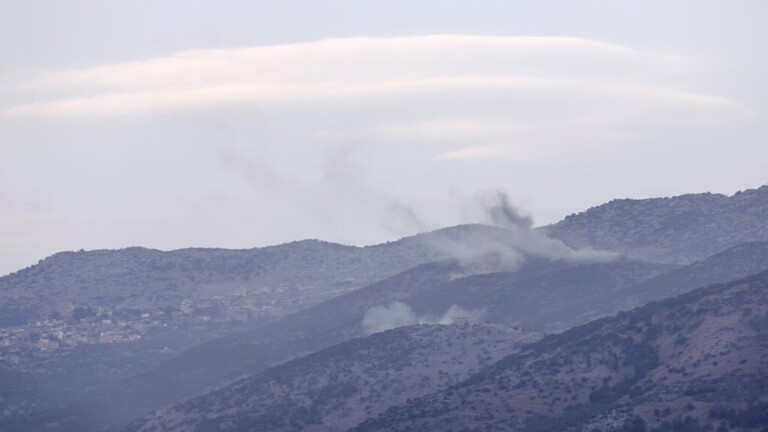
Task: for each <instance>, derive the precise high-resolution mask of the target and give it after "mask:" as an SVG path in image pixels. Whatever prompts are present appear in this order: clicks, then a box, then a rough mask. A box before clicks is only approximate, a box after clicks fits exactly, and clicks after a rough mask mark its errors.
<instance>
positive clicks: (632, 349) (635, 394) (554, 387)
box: [352, 272, 768, 432]
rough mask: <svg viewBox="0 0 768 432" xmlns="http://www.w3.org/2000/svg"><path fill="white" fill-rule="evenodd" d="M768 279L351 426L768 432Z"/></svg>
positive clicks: (702, 293) (599, 328) (646, 313)
mask: <svg viewBox="0 0 768 432" xmlns="http://www.w3.org/2000/svg"><path fill="white" fill-rule="evenodd" d="M767 340H768V272H763V273H760V274H758V275H755V276H752V277H749V278H747V279H743V280H739V281H736V282H731V283H728V284H724V285H715V286H711V287H708V288H702V289H698V290H695V291H693V292H691V293H688V294H683V295H681V296H679V297H676V298H673V299H669V300H664V301H660V302H656V303H651V304H648V305H646V306H643V307H640V308H638V309H635V310H633V311H631V312H628V313H622V314H619V315H618V316H617V317H614V318H605V319H601V320H598V321H594V322H591V323H589V324H586V325H584V326H580V327H576V328H574V329H572V330H569V331H566V332H564V333H562V334H558V335H555V336H550V337H547V338H544V339H543V340H541V341H540V342H537V343H534V344H532V345H530V346H528V347H526V348H525V349H524V350H522V351H521V352H520V353H518V354H513V355H511V356H508V357H506V358H504V359H502V360H500V361H499V362H497V363H496V364H494V365H492V366H491V367H489V368H487V369H485V370H483V371H481V372H479V373H478V374H476V375H474V376H472V377H470V378H469V379H467V380H465V381H464V382H462V383H460V384H457V385H455V386H452V387H450V388H449V389H447V390H444V391H441V392H437V393H434V394H432V395H429V396H425V397H422V398H418V399H415V400H411V401H409V402H407V403H406V404H404V405H402V406H400V407H396V408H392V409H390V410H388V411H387V412H386V413H384V414H382V415H381V416H379V417H376V418H373V419H370V420H367V421H365V422H363V423H362V424H361V425H360V426H358V427H356V428H354V429H352V430H353V431H355V432H371V431H441V432H451V431H489V430H504V431H514V430H525V431H542V432H543V431H597V430H599V431H646V430H656V431H706V430H710V431H714V430H715V429H717V430H719V431H728V430H734V431H760V430H765V429H764V428H765V427H767V426H768V414H767V413H768V345H766V341H767Z"/></svg>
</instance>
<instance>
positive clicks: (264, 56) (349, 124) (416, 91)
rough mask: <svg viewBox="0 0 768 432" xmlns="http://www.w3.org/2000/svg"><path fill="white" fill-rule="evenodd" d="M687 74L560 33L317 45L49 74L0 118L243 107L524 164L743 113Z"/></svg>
mask: <svg viewBox="0 0 768 432" xmlns="http://www.w3.org/2000/svg"><path fill="white" fill-rule="evenodd" d="M697 67H698V66H697V65H696V64H695V63H694V62H692V61H690V60H688V59H685V58H681V57H674V56H669V55H659V54H655V53H650V52H644V51H640V50H636V49H632V48H629V47H625V46H621V45H617V44H611V43H606V42H601V41H595V40H588V39H580V38H570V37H520V36H478V35H426V36H405V37H391V38H371V37H356V38H344V39H326V40H317V41H308V42H299V43H291V44H284V45H273V46H257V47H242V48H223V49H192V50H186V51H182V52H178V53H175V54H171V55H168V56H165V57H160V58H154V59H147V60H141V61H134V62H127V63H120V64H112V65H102V66H97V67H92V68H85V69H72V70H65V71H55V72H51V73H48V74H44V75H41V76H37V77H36V78H30V79H28V80H26V81H17V82H11V83H6V84H5V85H3V86H0V89H5V90H0V96H3V94H7V95H9V96H10V95H12V96H13V97H9V98H6V100H7V102H6V103H5V104H4V106H3V107H2V108H0V116H2V117H4V118H6V119H8V118H19V117H32V118H35V117H62V118H68V119H87V120H89V121H91V120H93V119H99V118H115V117H126V116H129V117H133V118H144V117H147V118H149V117H152V116H157V115H158V114H162V115H182V116H183V115H193V116H198V115H207V114H206V113H214V112H216V111H217V110H223V109H235V110H239V111H243V110H246V111H247V110H250V111H248V112H250V113H251V115H252V116H255V117H259V118H265V117H266V116H268V117H269V118H270V119H271V120H274V121H273V124H272V125H271V126H269V127H271V128H273V129H274V136H275V137H276V138H277V139H279V140H282V141H285V140H287V137H292V139H293V140H294V141H302V142H304V143H306V145H313V144H317V143H329V142H331V143H339V142H349V141H356V142H366V143H371V142H383V143H387V145H388V146H390V147H392V148H393V149H398V148H407V147H408V146H411V145H412V144H413V143H414V142H418V143H419V144H420V145H422V146H424V147H428V148H429V149H430V153H431V157H433V158H437V160H440V161H444V162H445V163H450V162H457V161H477V160H483V159H493V158H507V159H510V160H517V161H530V160H539V159H546V158H549V157H552V156H554V155H557V154H560V153H563V152H578V151H582V150H585V149H591V148H593V147H596V146H602V145H606V144H615V143H619V142H622V141H624V140H626V139H627V137H628V136H632V134H634V133H637V131H639V130H643V129H648V128H658V127H675V128H676V127H700V128H706V127H710V126H712V125H717V124H731V123H734V122H744V121H750V119H751V118H753V117H754V113H753V112H752V111H751V110H750V109H749V108H747V107H744V106H742V105H740V104H738V103H736V102H734V101H731V100H729V99H727V98H723V97H720V96H717V95H710V94H703V93H699V92H696V91H695V90H692V89H690V88H687V87H685V86H683V85H680V84H679V83H685V82H687V81H690V77H691V76H692V75H693V74H694V72H695V71H696V69H697ZM25 95H26V96H25ZM246 117H247V115H246ZM394 151H397V150H394Z"/></svg>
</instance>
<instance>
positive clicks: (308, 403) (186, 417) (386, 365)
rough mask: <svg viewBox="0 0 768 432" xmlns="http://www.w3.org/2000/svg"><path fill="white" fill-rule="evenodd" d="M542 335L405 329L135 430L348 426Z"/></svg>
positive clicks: (318, 356)
mask: <svg viewBox="0 0 768 432" xmlns="http://www.w3.org/2000/svg"><path fill="white" fill-rule="evenodd" d="M537 338H538V336H537V335H536V334H531V333H525V332H519V331H514V330H507V329H504V328H502V327H492V326H486V325H480V324H470V323H468V322H464V323H462V324H454V325H416V326H409V327H401V328H398V329H395V330H389V331H386V332H383V333H376V334H374V335H371V336H368V337H366V338H362V339H355V340H352V341H349V342H345V343H343V344H340V345H336V346H334V347H331V348H328V349H324V350H322V351H320V352H317V353H315V354H311V355H308V356H306V357H302V358H300V359H297V360H293V361H290V362H288V363H285V364H284V365H281V366H278V367H275V368H273V369H270V370H268V371H265V372H264V373H262V374H258V375H255V376H251V377H248V378H244V379H242V380H239V381H237V382H235V383H234V384H232V385H230V386H228V387H226V388H224V389H222V390H219V391H215V392H212V393H208V394H206V395H204V396H201V397H198V398H194V399H192V400H189V401H187V402H184V403H182V404H179V405H176V406H175V407H173V408H170V409H165V410H161V411H160V413H159V414H158V415H156V416H154V417H152V418H150V419H148V420H145V421H142V422H140V423H138V424H135V425H133V426H132V427H130V428H129V429H128V430H130V431H136V432H138V431H141V432H151V431H161V430H162V431H179V432H180V431H198V432H203V431H215V430H238V429H242V428H249V429H251V430H254V429H258V430H259V431H264V432H266V431H296V430H306V431H318V432H319V431H338V430H344V429H346V428H348V427H351V426H354V425H356V424H358V423H359V422H361V421H363V420H364V419H366V418H368V417H370V416H373V415H377V414H380V413H381V412H383V411H384V410H385V409H387V408H389V407H390V406H393V405H396V404H399V403H404V402H405V401H407V400H408V399H410V398H414V397H418V396H422V395H425V394H428V393H431V392H433V391H436V390H439V389H442V388H446V387H448V386H449V385H451V384H454V383H456V382H459V381H461V380H463V379H464V378H466V377H467V376H469V374H470V373H471V372H472V371H476V370H477V369H479V368H480V367H482V366H485V365H488V364H490V363H491V362H493V361H496V360H498V359H499V358H501V357H503V356H504V355H507V354H510V353H512V352H514V351H515V350H516V349H517V347H519V346H520V345H521V344H522V343H524V342H530V341H532V340H535V339H537Z"/></svg>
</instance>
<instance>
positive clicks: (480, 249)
mask: <svg viewBox="0 0 768 432" xmlns="http://www.w3.org/2000/svg"><path fill="white" fill-rule="evenodd" d="M475 205H476V207H478V209H479V210H480V212H481V215H482V218H483V222H484V223H485V224H487V225H491V226H487V225H486V226H474V227H472V228H467V229H465V230H463V231H459V232H456V231H450V230H444V231H438V232H436V233H435V234H434V235H432V236H430V237H428V240H427V242H428V245H429V246H430V247H431V248H433V249H434V250H436V251H439V253H441V254H444V255H445V256H448V257H450V258H452V259H454V260H455V261H456V262H457V263H458V264H460V265H462V266H463V267H472V268H477V269H481V270H484V271H513V270H515V269H517V267H518V266H519V265H520V264H521V263H523V262H524V261H525V260H526V259H527V258H528V257H537V258H546V259H550V260H566V261H600V262H603V261H610V260H612V259H614V258H616V256H617V255H616V254H615V253H612V252H606V251H598V250H594V249H573V248H570V247H568V246H567V245H565V244H564V243H563V242H561V241H559V240H555V239H552V238H549V237H547V236H546V234H545V233H544V232H543V231H541V230H538V229H534V228H533V219H532V218H531V217H530V216H527V215H524V214H522V213H521V212H520V211H519V210H518V209H517V208H515V207H514V206H512V205H511V204H510V203H509V197H508V196H507V194H506V193H505V192H502V191H499V192H496V193H495V194H493V195H479V196H477V197H476V199H475Z"/></svg>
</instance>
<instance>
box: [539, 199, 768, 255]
mask: <svg viewBox="0 0 768 432" xmlns="http://www.w3.org/2000/svg"><path fill="white" fill-rule="evenodd" d="M766 221H768V185H766V186H762V187H760V188H758V189H749V190H745V191H742V192H738V193H736V194H734V195H732V196H725V195H719V194H712V193H703V194H689V195H680V196H676V197H672V198H652V199H641V200H634V199H617V200H613V201H611V202H608V203H606V204H603V205H600V206H597V207H593V208H591V209H589V210H586V211H584V212H582V213H578V214H574V215H570V216H568V217H566V218H565V219H563V220H562V221H560V222H558V223H556V224H554V225H550V226H548V227H546V228H545V230H546V232H547V234H548V235H549V236H551V237H554V238H557V239H560V240H562V241H563V242H565V243H566V244H568V245H570V246H572V247H593V248H598V249H607V250H612V251H616V252H619V253H622V254H624V255H627V256H631V257H635V258H639V259H644V260H649V261H657V262H666V263H672V264H688V263H691V262H693V261H697V260H700V259H704V258H706V257H708V256H711V255H714V254H716V253H717V252H720V251H722V250H725V249H727V248H730V247H733V246H737V245H739V244H742V243H746V242H750V241H756V240H768V223H766Z"/></svg>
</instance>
